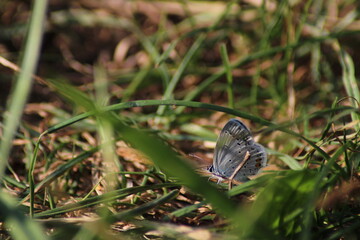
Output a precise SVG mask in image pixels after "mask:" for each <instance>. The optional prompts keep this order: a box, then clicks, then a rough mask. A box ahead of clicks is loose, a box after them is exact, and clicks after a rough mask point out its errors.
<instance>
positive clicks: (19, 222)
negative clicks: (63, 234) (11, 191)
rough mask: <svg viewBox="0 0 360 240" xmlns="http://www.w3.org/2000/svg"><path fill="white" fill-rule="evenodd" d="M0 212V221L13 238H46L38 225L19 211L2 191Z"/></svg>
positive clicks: (20, 239)
mask: <svg viewBox="0 0 360 240" xmlns="http://www.w3.org/2000/svg"><path fill="white" fill-rule="evenodd" d="M0 213H1V214H0V216H1V217H0V218H1V222H4V223H5V227H6V230H7V231H8V232H9V233H10V235H11V236H12V237H13V239H17V240H23V239H29V240H32V239H48V237H47V236H46V235H45V234H44V231H43V229H42V228H41V227H40V225H39V224H37V223H36V222H34V221H32V219H29V218H28V217H27V216H25V215H24V214H23V213H22V212H20V211H19V210H18V209H17V208H16V206H15V201H14V200H13V199H12V198H11V197H9V196H7V195H6V194H5V193H4V192H3V191H1V193H0ZM3 236H4V235H3Z"/></svg>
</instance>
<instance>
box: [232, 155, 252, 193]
mask: <svg viewBox="0 0 360 240" xmlns="http://www.w3.org/2000/svg"><path fill="white" fill-rule="evenodd" d="M249 158H250V153H249V151H247V152H246V154H245V157H244V160H243V161H242V162H241V163H240V164H239V166H238V167H237V168H236V169H235V171H234V172H233V174H231V176H230V177H229V190H230V189H231V188H232V183H233V179H234V177H235V176H236V174H237V173H238V172H239V171H240V170H241V169H242V168H243V166H244V165H245V163H246V162H247V161H248V160H249Z"/></svg>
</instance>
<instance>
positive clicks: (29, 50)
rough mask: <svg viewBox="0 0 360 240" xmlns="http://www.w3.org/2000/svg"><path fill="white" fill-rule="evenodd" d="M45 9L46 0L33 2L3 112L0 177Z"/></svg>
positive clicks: (27, 90) (29, 76)
mask: <svg viewBox="0 0 360 240" xmlns="http://www.w3.org/2000/svg"><path fill="white" fill-rule="evenodd" d="M46 9H47V1H46V0H39V1H35V2H34V6H33V13H32V14H31V18H30V25H29V32H28V37H27V40H26V43H25V51H24V56H23V59H22V62H21V72H20V74H19V76H18V78H17V81H16V84H15V88H14V91H13V93H12V96H11V99H10V101H9V106H8V114H5V119H4V129H3V130H4V135H3V137H2V139H1V144H0V179H1V178H2V176H3V174H4V170H5V166H6V164H7V159H8V156H9V153H10V149H11V144H12V140H13V138H14V136H15V134H16V131H17V127H18V125H19V123H20V119H21V115H22V111H23V108H24V105H25V103H26V100H27V98H28V95H29V93H30V89H31V84H32V76H33V74H34V72H35V69H36V65H37V63H38V59H39V54H40V47H41V42H42V35H43V27H44V23H45V22H46Z"/></svg>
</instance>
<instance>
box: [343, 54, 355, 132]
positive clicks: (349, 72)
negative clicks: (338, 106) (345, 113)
mask: <svg viewBox="0 0 360 240" xmlns="http://www.w3.org/2000/svg"><path fill="white" fill-rule="evenodd" d="M340 63H341V67H342V70H343V75H342V79H343V83H344V86H345V90H346V92H347V94H348V96H349V97H352V98H354V99H355V100H354V99H350V102H351V104H352V106H353V107H355V108H356V107H358V108H360V106H359V104H360V91H359V86H358V84H359V81H358V80H357V79H356V76H355V67H354V62H353V60H352V58H351V56H350V55H349V54H348V53H347V52H346V51H345V50H343V49H341V50H340ZM351 117H352V120H353V121H358V122H360V114H359V113H352V114H351ZM355 129H356V130H357V131H359V130H360V125H359V124H357V125H355Z"/></svg>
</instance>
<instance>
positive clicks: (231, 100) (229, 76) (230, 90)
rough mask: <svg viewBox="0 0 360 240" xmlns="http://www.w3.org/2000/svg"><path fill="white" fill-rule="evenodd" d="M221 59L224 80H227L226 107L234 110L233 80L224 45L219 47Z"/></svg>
mask: <svg viewBox="0 0 360 240" xmlns="http://www.w3.org/2000/svg"><path fill="white" fill-rule="evenodd" d="M220 53H221V58H222V61H223V63H224V69H225V72H226V80H227V95H228V106H229V108H234V90H233V78H232V72H231V70H232V69H231V65H230V62H229V56H228V54H227V49H226V45H225V44H222V45H221V46H220Z"/></svg>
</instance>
